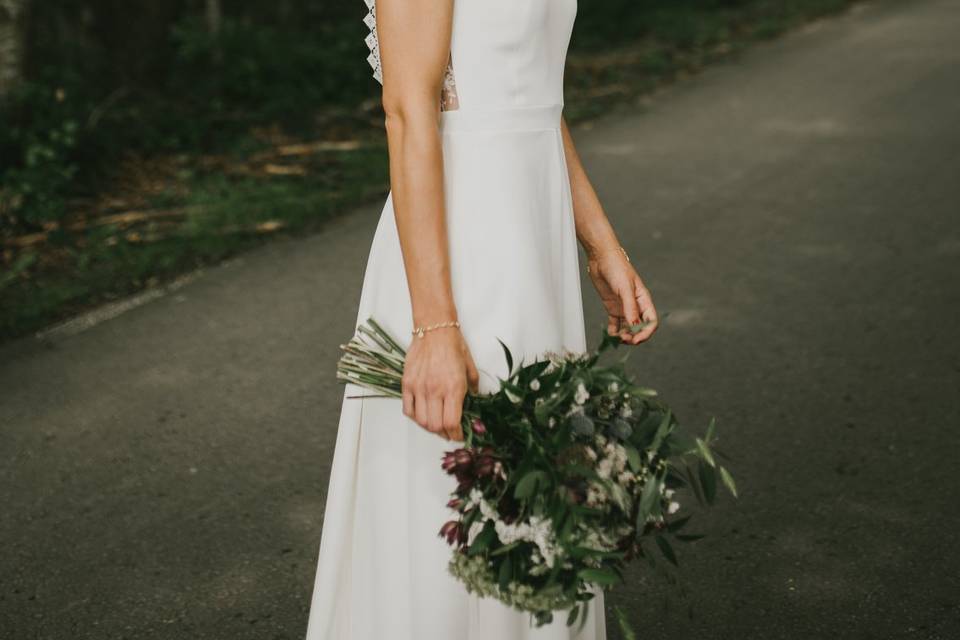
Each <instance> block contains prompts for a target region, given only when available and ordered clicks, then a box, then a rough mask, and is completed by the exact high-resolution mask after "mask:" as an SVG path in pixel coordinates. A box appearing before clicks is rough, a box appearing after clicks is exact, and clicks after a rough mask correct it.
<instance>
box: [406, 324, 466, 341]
mask: <svg viewBox="0 0 960 640" xmlns="http://www.w3.org/2000/svg"><path fill="white" fill-rule="evenodd" d="M449 329H453V330H457V331H459V330H460V321H459V320H447V321H444V322H435V323H433V324H421V325H416V324H415V325H414V327H413V332H412V333H413V337H414V338H425V337H426V336H427V335H428V334H430V333H433V332H435V331H441V330H449Z"/></svg>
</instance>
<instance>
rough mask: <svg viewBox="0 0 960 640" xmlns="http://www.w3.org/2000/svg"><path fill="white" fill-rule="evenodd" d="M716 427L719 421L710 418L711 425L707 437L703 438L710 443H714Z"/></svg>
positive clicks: (708, 427)
mask: <svg viewBox="0 0 960 640" xmlns="http://www.w3.org/2000/svg"><path fill="white" fill-rule="evenodd" d="M716 427H717V419H716V418H710V424H709V425H708V426H707V435H705V436H704V437H703V439H704V440H706V441H707V442H708V443H710V442H713V435H714V431H715V430H716Z"/></svg>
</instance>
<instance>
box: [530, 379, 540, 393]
mask: <svg viewBox="0 0 960 640" xmlns="http://www.w3.org/2000/svg"><path fill="white" fill-rule="evenodd" d="M530 389H531V390H532V391H540V381H539V380H537V379H536V378H534V379H533V380H531V381H530Z"/></svg>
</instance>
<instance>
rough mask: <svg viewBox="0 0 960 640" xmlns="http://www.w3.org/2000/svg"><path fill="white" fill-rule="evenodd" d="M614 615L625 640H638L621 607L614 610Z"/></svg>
mask: <svg viewBox="0 0 960 640" xmlns="http://www.w3.org/2000/svg"><path fill="white" fill-rule="evenodd" d="M613 614H614V615H615V616H616V618H617V625H618V626H619V627H620V631H621V633H623V640H637V634H636V633H634V631H633V627H631V626H630V622H629V621H628V620H627V614H625V613H624V612H623V609H621V608H620V607H619V606H615V607H614V608H613Z"/></svg>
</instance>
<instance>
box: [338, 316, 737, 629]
mask: <svg viewBox="0 0 960 640" xmlns="http://www.w3.org/2000/svg"><path fill="white" fill-rule="evenodd" d="M619 343H620V339H619V338H618V337H612V336H608V335H606V334H604V336H603V339H602V341H601V345H600V347H599V348H598V350H597V351H595V352H593V353H586V354H581V353H569V352H564V353H547V354H541V355H540V356H539V357H538V359H537V360H536V361H534V362H532V363H530V364H524V363H523V362H520V363H516V362H515V360H514V358H513V355H512V354H511V352H510V349H509V348H508V347H507V346H506V345H504V344H503V343H502V342H501V345H502V347H503V351H504V359H505V360H506V364H507V371H508V373H507V375H506V376H505V377H504V378H502V379H501V380H500V388H499V389H498V390H497V391H496V392H495V393H490V394H468V395H467V397H466V398H465V401H464V409H463V422H462V427H463V431H464V434H465V435H466V439H465V442H464V445H463V446H462V447H460V448H458V449H456V450H453V451H449V452H447V453H446V454H445V455H444V457H443V461H442V466H443V469H444V470H445V471H446V472H447V473H448V474H450V475H452V476H454V477H455V478H456V481H457V486H456V489H455V490H454V491H453V493H452V499H451V501H450V503H449V504H448V506H449V507H450V508H451V509H453V514H452V517H453V518H454V519H452V520H450V521H448V522H446V523H445V524H444V525H443V527H442V528H441V530H440V535H441V536H443V537H444V538H446V540H447V542H448V543H449V544H450V545H451V546H452V547H453V553H452V558H451V560H450V564H449V569H450V572H451V573H452V574H453V575H454V576H455V577H457V578H458V579H459V580H460V581H461V582H462V583H463V584H464V585H465V586H466V588H467V590H468V591H470V592H471V593H477V594H479V595H480V596H490V597H495V598H498V599H499V600H501V601H502V602H504V603H505V604H507V605H509V606H512V607H515V608H517V609H520V610H522V611H527V612H529V613H531V615H532V616H533V619H534V620H535V621H536V623H537V624H538V625H539V624H545V623H546V622H549V621H550V620H551V619H552V617H553V613H554V612H555V611H561V610H566V611H568V615H567V618H566V619H567V624H568V625H573V624H575V623H576V621H577V620H578V619H582V620H585V618H583V616H582V614H583V613H585V611H586V609H585V608H584V607H583V606H582V603H584V602H586V601H588V600H589V599H590V598H591V597H593V593H592V589H593V587H595V586H596V587H600V588H603V589H609V588H612V587H614V586H616V585H619V584H621V583H622V582H623V581H624V573H623V571H624V569H625V567H626V565H627V563H628V562H629V561H631V560H633V559H635V558H637V557H644V558H646V559H647V560H648V561H652V559H653V558H652V556H650V555H649V554H648V552H647V551H646V550H645V548H644V546H643V543H644V542H645V541H647V540H649V539H650V538H653V545H654V546H655V547H656V549H657V550H658V552H659V554H660V555H661V556H662V557H663V558H664V559H665V560H666V561H667V562H669V563H670V564H672V565H677V564H678V559H677V555H676V552H675V551H674V548H673V545H672V544H671V542H670V540H671V539H673V540H676V541H680V542H684V541H690V540H692V539H693V537H691V536H688V535H686V534H684V533H683V532H682V529H683V528H684V526H685V525H686V524H687V522H688V521H689V520H690V518H691V516H689V515H685V516H675V515H674V514H675V513H676V512H677V510H678V509H679V508H680V502H678V501H677V500H675V498H674V496H675V494H676V492H677V489H678V488H689V490H690V493H691V494H692V495H693V496H694V497H696V498H697V499H698V500H700V498H701V497H702V496H709V500H708V502H709V503H712V502H713V501H714V498H715V494H716V486H717V476H716V467H717V465H716V456H715V453H714V452H713V451H712V449H711V447H712V443H713V440H714V437H715V434H714V431H715V429H714V425H713V424H712V423H711V425H710V427H709V428H708V429H707V431H706V433H705V434H704V436H703V437H702V438H700V437H690V436H687V435H684V434H683V432H682V431H681V430H680V427H679V424H678V422H677V420H676V418H675V416H674V414H673V412H672V411H671V410H670V409H669V408H668V407H667V406H666V405H664V404H663V403H662V402H661V401H660V400H658V399H657V398H656V394H655V393H654V392H653V391H652V390H650V389H647V388H645V387H641V386H639V385H637V384H636V383H635V382H634V380H633V379H632V377H631V376H630V375H629V374H628V373H627V372H626V370H625V368H624V362H623V360H620V361H618V362H616V363H615V364H612V365H607V364H605V363H603V362H601V361H600V357H601V355H602V353H603V352H604V351H607V350H609V349H613V348H616V347H617V346H618V345H619ZM343 349H344V355H343V357H342V358H341V361H340V363H339V365H338V368H337V375H338V378H339V379H340V380H342V381H344V382H347V383H352V384H354V385H358V386H360V387H361V388H365V389H368V390H371V391H373V392H375V393H376V394H378V395H387V396H394V397H396V396H397V395H399V393H400V389H401V378H402V375H403V358H404V356H405V352H404V350H403V349H402V348H401V347H399V345H397V343H396V341H395V340H394V339H393V338H392V337H391V336H390V335H389V334H388V333H387V332H386V331H385V330H384V329H383V328H382V327H381V326H380V325H378V324H377V323H376V322H375V321H374V320H373V319H370V320H368V321H367V322H366V323H363V324H361V325H360V327H359V329H358V333H357V334H356V335H355V336H354V337H353V338H352V339H351V340H350V342H349V343H348V344H347V345H344V348H343ZM578 417H580V418H585V419H588V420H589V421H590V424H591V429H590V430H589V431H584V430H583V429H580V428H578V427H577V422H576V418H578ZM621 423H622V424H621ZM623 425H626V426H628V427H629V428H623ZM631 452H632V455H631ZM690 465H696V466H697V468H698V469H699V474H698V475H693V474H685V473H681V472H679V471H677V470H678V469H681V468H683V469H686V468H689V466H690ZM727 475H729V474H727ZM731 481H732V478H731ZM727 486H728V488H729V487H730V485H729V484H728V485H727ZM731 492H732V491H731ZM626 626H627V627H628V625H626Z"/></svg>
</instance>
